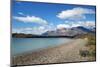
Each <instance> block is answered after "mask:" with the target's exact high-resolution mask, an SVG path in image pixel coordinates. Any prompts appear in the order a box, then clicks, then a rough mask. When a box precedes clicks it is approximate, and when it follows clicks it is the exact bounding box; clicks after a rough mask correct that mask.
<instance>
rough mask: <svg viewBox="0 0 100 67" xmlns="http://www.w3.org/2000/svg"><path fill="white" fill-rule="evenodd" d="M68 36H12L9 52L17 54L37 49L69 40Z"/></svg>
mask: <svg viewBox="0 0 100 67" xmlns="http://www.w3.org/2000/svg"><path fill="white" fill-rule="evenodd" d="M70 41H71V39H68V38H12V42H11V53H12V55H18V54H21V53H25V52H28V51H37V50H40V49H43V48H47V47H55V46H58V45H62V44H64V43H68V42H70Z"/></svg>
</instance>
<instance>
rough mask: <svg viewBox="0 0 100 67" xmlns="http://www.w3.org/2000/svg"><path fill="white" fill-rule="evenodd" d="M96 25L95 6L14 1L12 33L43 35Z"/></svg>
mask: <svg viewBox="0 0 100 67" xmlns="http://www.w3.org/2000/svg"><path fill="white" fill-rule="evenodd" d="M94 25H95V6H82V5H69V4H50V3H37V2H19V1H13V4H12V32H17V33H31V34H41V33H43V32H45V31H48V30H56V29H57V28H62V27H66V28H70V27H76V26H94Z"/></svg>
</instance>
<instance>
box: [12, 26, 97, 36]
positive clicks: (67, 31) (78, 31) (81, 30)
mask: <svg viewBox="0 0 100 67" xmlns="http://www.w3.org/2000/svg"><path fill="white" fill-rule="evenodd" d="M95 32H96V28H95V27H90V28H87V27H83V26H78V27H72V28H59V29H56V30H52V31H46V32H44V33H42V34H41V35H35V34H25V33H13V34H12V37H15V38H34V37H36V38H40V37H46V38H47V37H68V38H74V37H77V36H80V35H83V34H87V33H90V34H95Z"/></svg>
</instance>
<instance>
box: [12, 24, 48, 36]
mask: <svg viewBox="0 0 100 67" xmlns="http://www.w3.org/2000/svg"><path fill="white" fill-rule="evenodd" d="M47 30H48V29H46V28H45V27H44V26H39V27H33V28H32V27H25V28H14V29H12V33H25V34H38V35H40V34H42V33H44V32H46V31H47Z"/></svg>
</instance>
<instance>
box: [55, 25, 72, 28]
mask: <svg viewBox="0 0 100 67" xmlns="http://www.w3.org/2000/svg"><path fill="white" fill-rule="evenodd" d="M69 27H70V25H68V24H58V25H57V29H61V28H69Z"/></svg>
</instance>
